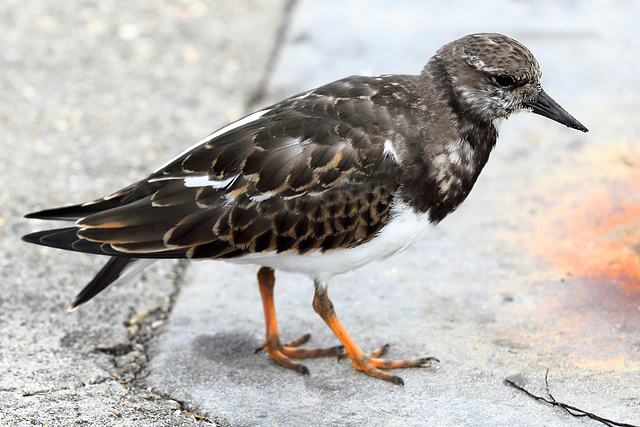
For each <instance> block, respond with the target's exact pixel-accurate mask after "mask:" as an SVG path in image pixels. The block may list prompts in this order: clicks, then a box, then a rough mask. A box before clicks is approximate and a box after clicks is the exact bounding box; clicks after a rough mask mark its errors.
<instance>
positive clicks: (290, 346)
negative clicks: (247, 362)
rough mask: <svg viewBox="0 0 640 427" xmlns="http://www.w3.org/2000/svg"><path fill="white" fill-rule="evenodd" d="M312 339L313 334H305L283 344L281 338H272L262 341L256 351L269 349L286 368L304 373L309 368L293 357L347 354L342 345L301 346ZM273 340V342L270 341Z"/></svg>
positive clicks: (268, 351)
mask: <svg viewBox="0 0 640 427" xmlns="http://www.w3.org/2000/svg"><path fill="white" fill-rule="evenodd" d="M309 339H311V334H305V335H303V336H301V337H300V338H298V339H296V340H293V341H291V342H288V343H286V344H281V343H280V340H279V339H271V340H267V341H265V342H263V343H262V345H261V346H260V347H259V348H257V349H256V353H258V352H259V351H261V350H263V349H265V348H266V349H267V353H269V356H271V358H272V359H273V360H275V361H276V362H278V363H279V364H281V365H282V366H284V367H285V368H289V369H293V370H294V371H296V372H299V373H301V374H303V375H308V374H309V369H307V367H306V366H304V365H303V364H301V363H298V362H295V361H293V360H291V359H308V358H312V357H327V356H340V357H341V356H342V355H344V354H346V353H345V352H344V347H343V346H341V345H338V346H335V347H327V348H299V346H300V345H302V344H304V343H306V342H307V341H309ZM269 341H273V342H271V343H270V342H269Z"/></svg>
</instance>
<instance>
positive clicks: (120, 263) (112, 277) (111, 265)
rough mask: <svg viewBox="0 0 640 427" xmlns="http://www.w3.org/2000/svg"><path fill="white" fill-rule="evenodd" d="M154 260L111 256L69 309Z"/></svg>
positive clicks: (138, 271)
mask: <svg viewBox="0 0 640 427" xmlns="http://www.w3.org/2000/svg"><path fill="white" fill-rule="evenodd" d="M154 261H156V260H155V259H149V258H145V259H140V258H124V257H117V256H114V257H111V259H110V260H109V262H107V263H106V264H105V266H104V267H102V270H100V271H99V272H98V274H96V277H94V278H93V280H91V282H89V284H88V285H87V286H85V287H84V289H83V290H82V291H80V293H79V294H78V296H76V299H75V300H74V301H73V303H72V304H71V307H69V310H75V309H76V308H78V307H79V306H80V305H82V304H84V303H85V302H87V301H89V300H90V299H91V298H93V297H95V296H96V295H98V294H99V293H100V292H102V291H103V290H104V289H105V288H106V287H107V286H109V285H111V284H113V283H116V282H120V281H123V280H126V279H128V278H129V277H131V276H134V275H136V274H138V273H140V272H141V271H142V270H144V269H145V268H147V267H148V266H149V265H151V264H153V262H154Z"/></svg>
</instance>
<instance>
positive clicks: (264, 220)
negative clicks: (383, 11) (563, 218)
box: [25, 79, 400, 258]
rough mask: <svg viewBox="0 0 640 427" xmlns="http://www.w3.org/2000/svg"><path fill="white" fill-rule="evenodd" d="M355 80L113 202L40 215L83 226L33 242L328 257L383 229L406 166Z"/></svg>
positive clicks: (219, 140) (273, 110)
mask: <svg viewBox="0 0 640 427" xmlns="http://www.w3.org/2000/svg"><path fill="white" fill-rule="evenodd" d="M375 95H376V91H375V90H372V89H371V88H370V86H369V85H368V84H366V82H365V81H361V80H358V79H355V80H353V79H352V80H349V79H345V80H342V81H338V82H334V83H332V84H331V85H327V86H324V87H321V88H319V89H317V90H315V91H312V92H309V93H306V94H303V95H299V96H295V97H292V98H289V99H287V100H285V101H283V102H282V103H280V104H276V105H274V106H273V107H270V108H267V109H265V110H262V111H259V112H257V113H254V114H252V115H250V116H247V117H246V118H244V119H241V120H239V121H238V122H235V123H232V124H231V125H229V126H227V127H226V128H222V129H221V130H220V131H217V132H214V133H213V134H212V135H210V136H209V137H207V138H205V139H204V140H202V141H201V142H199V143H198V144H196V145H195V146H194V147H192V148H191V149H189V150H187V151H185V152H183V153H181V154H180V155H178V156H177V157H176V158H174V159H172V160H171V161H170V162H168V163H167V164H165V165H164V166H162V167H161V168H160V169H158V170H157V171H156V172H154V173H153V174H152V175H151V176H149V177H148V178H147V179H145V180H143V181H140V182H138V183H135V184H133V185H132V186H129V187H127V188H125V189H124V190H122V191H120V192H118V193H115V194H114V195H111V196H109V197H107V198H105V199H100V200H98V201H95V202H91V203H87V204H84V205H79V206H74V207H67V208H62V210H58V211H56V210H48V211H43V212H39V213H36V214H32V215H31V217H37V218H47V219H49V218H59V219H61V218H67V219H77V221H76V223H75V226H74V227H69V228H66V229H61V230H53V231H50V232H39V233H34V234H31V235H28V236H25V240H28V241H31V242H34V243H40V244H45V245H49V246H56V247H62V248H65V249H72V250H78V251H83V252H91V253H103V254H108V255H116V256H128V257H134V258H143V257H151V258H164V257H184V256H187V257H189V258H229V257H236V256H240V255H242V254H245V253H249V252H264V251H276V252H283V251H293V252H296V253H306V252H309V251H312V250H323V251H326V250H332V249H336V248H341V247H349V246H355V245H358V244H360V243H362V242H365V241H367V240H369V239H371V238H372V237H373V236H374V235H375V233H376V232H377V231H378V230H379V229H380V228H381V227H382V226H383V225H384V224H385V223H386V221H387V219H388V215H389V210H390V206H391V203H392V201H393V194H394V192H395V190H396V189H397V186H398V185H399V180H400V168H399V166H398V163H397V162H396V160H395V159H394V157H393V156H392V155H390V154H389V151H388V145H386V144H390V142H389V141H393V139H394V138H397V137H398V135H395V134H394V132H393V130H392V129H393V118H392V117H391V115H390V114H389V112H388V111H387V110H386V109H385V108H381V107H380V108H378V107H377V106H376V104H375V102H374V101H373V97H374V96H375Z"/></svg>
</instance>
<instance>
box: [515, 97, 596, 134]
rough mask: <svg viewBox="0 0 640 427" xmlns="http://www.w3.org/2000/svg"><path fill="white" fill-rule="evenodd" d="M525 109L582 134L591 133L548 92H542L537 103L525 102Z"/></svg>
mask: <svg viewBox="0 0 640 427" xmlns="http://www.w3.org/2000/svg"><path fill="white" fill-rule="evenodd" d="M524 107H525V108H530V109H531V111H533V112H534V113H536V114H540V115H541V116H544V117H547V118H549V119H551V120H555V121H556V122H558V123H562V124H563V125H565V126H568V127H570V128H574V129H578V130H580V131H582V132H589V129H587V128H586V127H584V126H583V125H582V123H580V122H579V121H577V120H576V119H575V118H574V117H573V116H572V115H571V114H569V113H567V111H566V110H565V109H564V108H562V107H561V106H560V104H558V103H557V102H556V101H554V100H553V98H551V97H550V96H549V95H547V92H545V91H544V90H543V91H540V93H539V94H538V99H536V100H535V101H528V102H525V103H524Z"/></svg>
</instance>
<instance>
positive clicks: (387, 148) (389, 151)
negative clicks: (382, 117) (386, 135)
mask: <svg viewBox="0 0 640 427" xmlns="http://www.w3.org/2000/svg"><path fill="white" fill-rule="evenodd" d="M382 154H384V155H385V156H390V157H391V158H392V159H393V160H394V161H395V162H396V163H399V162H400V159H399V158H398V153H396V150H395V148H393V143H392V142H391V141H390V140H388V139H387V140H386V141H385V142H384V151H382Z"/></svg>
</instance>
